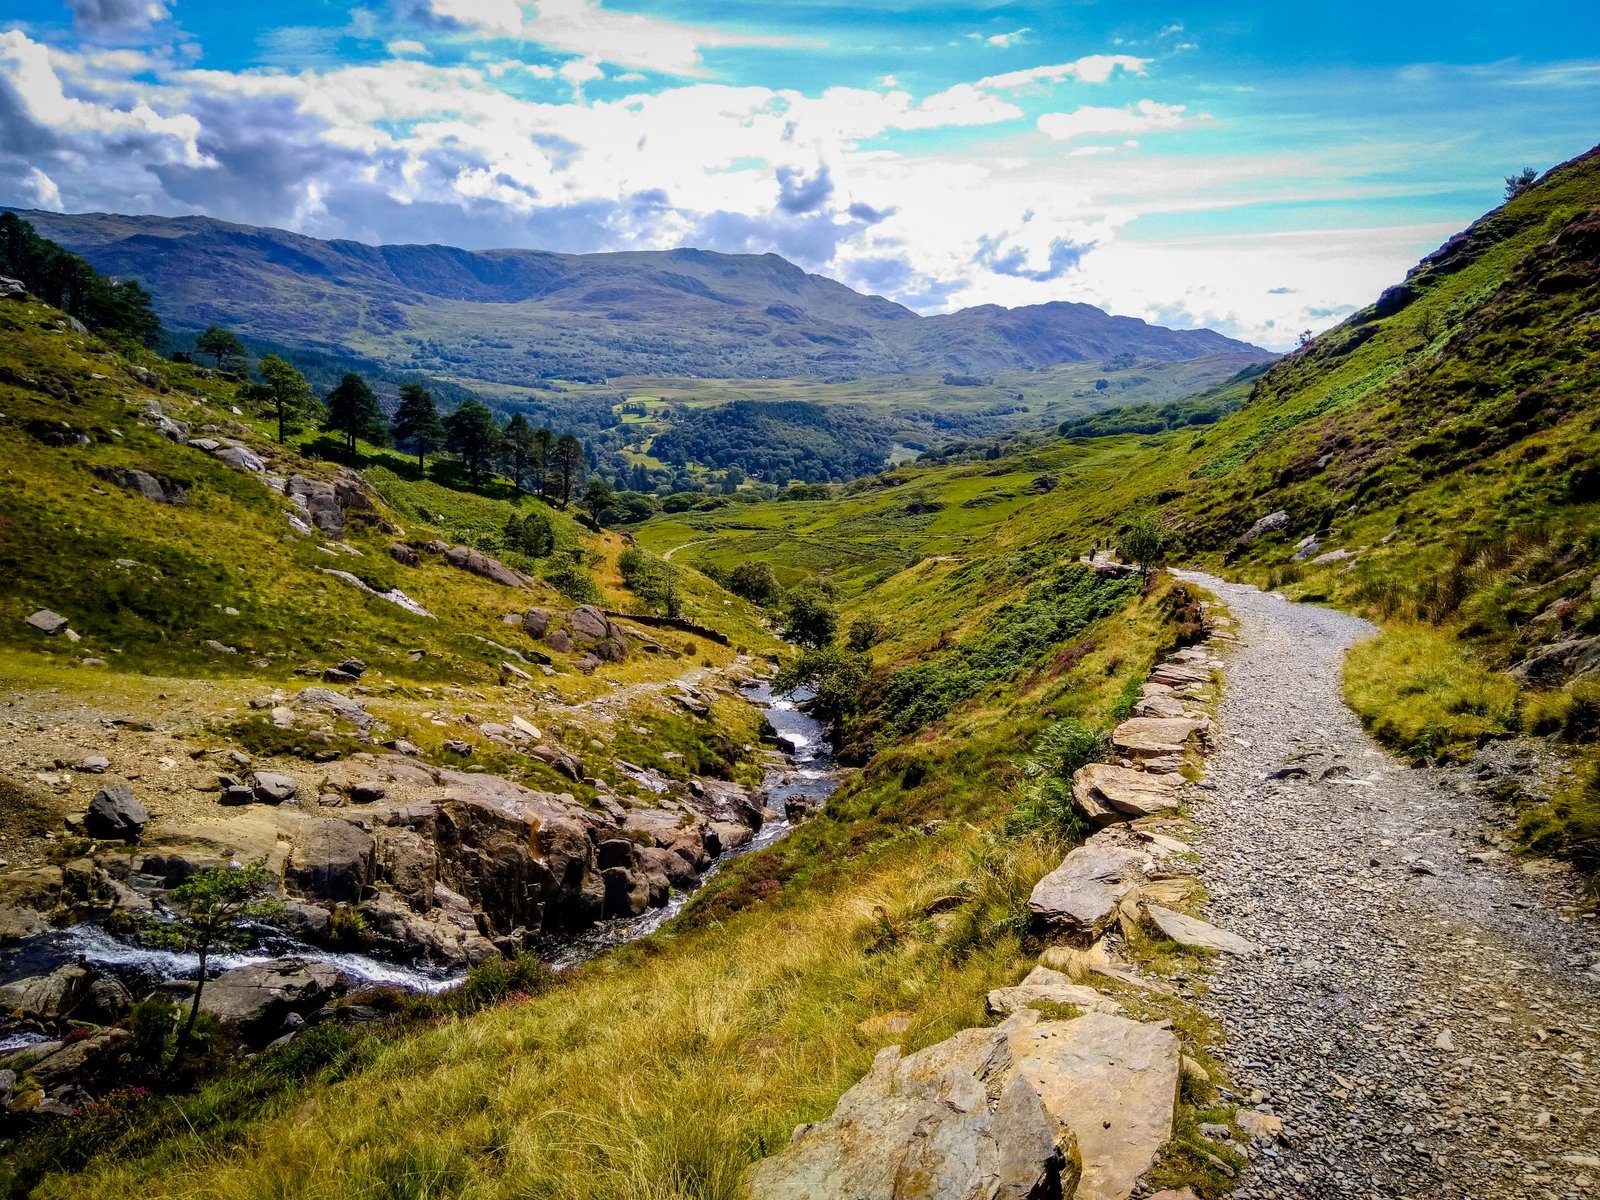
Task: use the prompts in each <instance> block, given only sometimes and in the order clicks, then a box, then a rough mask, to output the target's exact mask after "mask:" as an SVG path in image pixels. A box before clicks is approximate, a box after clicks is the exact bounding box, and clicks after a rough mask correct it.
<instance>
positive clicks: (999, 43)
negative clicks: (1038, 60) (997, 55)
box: [965, 25, 1033, 50]
mask: <svg viewBox="0 0 1600 1200" xmlns="http://www.w3.org/2000/svg"><path fill="white" fill-rule="evenodd" d="M1032 32H1033V30H1031V29H1029V28H1028V27H1027V26H1026V25H1024V26H1023V27H1022V28H1021V29H1013V30H1012V31H1011V32H1010V33H991V34H987V35H985V34H982V33H969V34H966V35H965V36H966V38H967V40H968V41H970V42H982V43H983V44H984V45H986V46H995V47H998V48H999V49H1001V50H1008V49H1010V48H1011V47H1012V46H1015V45H1018V44H1019V43H1022V42H1025V41H1027V40H1028V35H1029V34H1030V33H1032Z"/></svg>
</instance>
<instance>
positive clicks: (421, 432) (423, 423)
mask: <svg viewBox="0 0 1600 1200" xmlns="http://www.w3.org/2000/svg"><path fill="white" fill-rule="evenodd" d="M392 428H393V431H394V438H395V441H397V442H414V443H415V444H416V447H417V470H419V471H426V470H427V469H428V464H427V461H426V459H427V454H428V451H429V450H437V449H438V448H439V447H440V446H441V445H443V444H444V422H443V421H441V420H440V419H439V409H438V406H437V405H435V404H434V402H433V393H432V392H430V391H429V390H428V389H427V388H425V387H423V386H422V385H421V384H420V383H406V384H401V385H400V407H399V408H397V409H395V413H394V425H393V427H392Z"/></svg>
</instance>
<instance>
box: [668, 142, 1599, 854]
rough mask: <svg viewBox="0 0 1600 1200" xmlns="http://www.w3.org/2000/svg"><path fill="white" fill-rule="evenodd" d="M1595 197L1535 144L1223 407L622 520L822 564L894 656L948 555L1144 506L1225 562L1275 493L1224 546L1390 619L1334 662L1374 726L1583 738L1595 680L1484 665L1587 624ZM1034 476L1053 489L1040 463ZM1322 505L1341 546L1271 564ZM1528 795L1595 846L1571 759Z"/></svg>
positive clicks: (960, 569)
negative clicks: (1535, 681) (1477, 211)
mask: <svg viewBox="0 0 1600 1200" xmlns="http://www.w3.org/2000/svg"><path fill="white" fill-rule="evenodd" d="M1597 209H1600V156H1597V155H1588V156H1585V157H1583V158H1580V159H1577V160H1574V161H1573V162H1572V163H1569V164H1566V165H1564V166H1563V167H1560V168H1558V169H1556V170H1555V171H1553V172H1551V173H1550V174H1549V175H1548V176H1547V177H1546V178H1545V179H1544V180H1542V181H1541V182H1540V183H1539V184H1538V185H1537V186H1535V187H1534V188H1532V189H1530V190H1529V191H1528V192H1526V193H1524V194H1523V195H1522V196H1520V197H1518V198H1517V199H1515V200H1513V201H1511V202H1510V203H1509V204H1507V205H1506V206H1505V207H1503V208H1501V209H1499V210H1496V211H1495V212H1493V213H1491V214H1489V215H1488V216H1486V217H1485V218H1484V219H1483V220H1481V221H1479V222H1478V223H1476V224H1475V225H1474V226H1473V227H1472V229H1471V230H1469V231H1468V232H1467V233H1466V234H1465V235H1463V237H1462V238H1461V239H1458V240H1457V241H1454V242H1452V243H1451V245H1450V246H1449V247H1447V248H1446V250H1445V251H1444V252H1442V253H1441V254H1440V255H1437V256H1435V257H1434V260H1433V261H1431V262H1430V263H1428V264H1425V265H1424V266H1423V267H1422V268H1421V269H1419V270H1418V271H1417V272H1415V273H1414V274H1413V277H1412V278H1411V279H1410V280H1409V281H1408V287H1409V290H1410V295H1409V303H1407V304H1405V305H1404V306H1403V307H1399V308H1398V310H1397V311H1390V310H1389V308H1388V307H1387V306H1386V307H1385V308H1384V310H1383V311H1385V312H1386V314H1387V315H1383V316H1379V315H1377V311H1378V310H1376V309H1369V310H1366V311H1364V312H1362V313H1358V314H1356V316H1354V317H1352V318H1351V319H1350V320H1349V321H1347V322H1346V323H1345V324H1344V325H1341V326H1339V327H1338V328H1336V329H1334V330H1331V331H1329V332H1328V333H1326V334H1324V335H1322V336H1321V337H1319V338H1317V339H1315V340H1314V341H1313V342H1312V343H1311V344H1309V345H1308V346H1306V347H1304V348H1302V349H1301V350H1299V351H1297V352H1296V353H1295V354H1293V355H1291V356H1289V357H1288V358H1286V359H1284V360H1283V361H1282V362H1280V363H1279V364H1277V365H1276V366H1275V367H1274V368H1273V369H1272V370H1271V371H1269V372H1268V374H1267V375H1265V376H1264V377H1263V378H1261V379H1260V380H1258V381H1256V383H1255V384H1254V385H1253V387H1252V389H1251V398H1250V401H1249V403H1248V404H1246V406H1245V407H1244V408H1243V409H1242V410H1241V411H1239V412H1237V413H1235V414H1232V415H1231V416H1228V417H1226V418H1224V419H1223V420H1222V421H1220V422H1218V423H1217V424H1216V425H1213V426H1209V427H1206V428H1204V429H1200V430H1183V431H1177V432H1173V433H1169V434H1164V435H1159V436H1152V437H1136V436H1123V437H1115V438H1102V439H1094V440H1089V441H1083V442H1077V443H1072V442H1056V443H1054V444H1053V445H1048V446H1041V447H1039V448H1036V449H1034V450H1030V451H1028V452H1027V453H1025V454H1022V455H1013V456H1010V457H1007V458H1004V459H1001V460H1000V461H998V462H992V463H980V464H974V465H967V466H960V467H953V468H935V469H916V468H901V469H897V470H895V471H893V472H891V473H889V474H888V475H886V476H884V477H882V478H880V479H879V480H876V481H868V483H867V484H866V485H865V486H863V487H862V488H861V489H860V490H858V491H856V492H855V493H854V494H853V495H850V496H848V497H847V498H845V499H842V500H839V501H836V502H810V503H793V502H783V503H773V504H767V505H759V506H751V507H741V508H736V509H725V510H719V511H716V512H712V513H706V514H693V515H682V514H680V515H677V516H674V517H663V518H660V519H658V520H657V521H655V522H653V523H652V524H651V525H649V526H647V527H646V528H645V529H644V530H642V531H641V532H640V534H639V537H640V539H641V541H642V542H644V543H645V544H647V545H649V546H651V547H652V548H655V549H657V550H660V551H662V552H665V551H667V550H669V549H671V548H672V547H675V546H682V547H684V549H683V551H682V552H681V553H679V554H677V555H675V558H674V561H684V562H703V563H707V564H715V565H718V566H724V567H726V566H728V565H731V564H732V563H733V562H735V561H737V560H738V559H740V558H744V557H750V556H754V557H761V558H767V559H769V560H771V561H773V562H774V564H775V565H776V566H777V567H778V570H779V573H780V575H781V576H782V577H784V578H785V579H786V581H788V582H793V581H795V580H797V579H798V578H800V577H802V576H804V575H808V574H827V575H831V576H832V577H834V578H835V579H836V580H838V581H839V582H841V583H842V584H843V586H844V588H845V591H846V594H847V595H848V596H850V597H852V602H853V603H854V604H856V605H857V606H860V607H863V608H873V609H877V610H879V611H880V612H881V615H883V616H884V617H885V619H887V620H888V621H889V623H890V626H891V629H892V630H893V631H894V638H893V640H892V641H891V643H890V650H891V652H900V653H904V654H907V655H910V654H912V653H914V652H915V651H916V650H917V649H918V648H919V647H921V646H925V645H927V644H928V642H929V640H930V637H931V636H932V635H934V634H935V632H936V631H938V630H940V629H942V628H944V627H945V626H947V625H949V624H954V625H956V626H957V627H960V626H962V625H963V624H970V623H972V622H973V621H975V620H978V619H981V617H982V615H983V614H984V613H985V612H987V611H989V610H990V609H991V608H992V607H993V603H994V595H993V592H992V590H991V589H990V587H989V586H988V573H987V572H986V571H985V570H983V569H981V568H975V567H974V566H973V565H972V564H971V563H970V562H968V561H967V560H969V559H983V560H989V559H994V558H995V557H996V556H1001V557H1003V556H1007V555H1009V556H1011V557H1012V559H1014V560H1015V561H1019V562H1021V561H1025V560H1026V557H1027V553H1028V551H1029V550H1030V549H1031V550H1037V551H1049V552H1053V553H1058V552H1060V551H1063V550H1067V551H1075V552H1076V551H1082V550H1085V549H1087V548H1088V547H1089V545H1090V543H1091V542H1093V541H1095V540H1098V541H1099V542H1100V543H1101V544H1102V545H1104V544H1105V543H1106V542H1108V541H1115V539H1116V538H1117V536H1118V534H1119V532H1120V531H1121V530H1122V529H1124V528H1126V527H1127V524H1128V522H1129V520H1130V518H1131V517H1132V516H1134V515H1135V514H1137V513H1138V512H1140V511H1146V510H1152V509H1153V510H1156V511H1159V513H1160V515H1161V517H1162V519H1163V521H1164V522H1165V523H1166V525H1167V526H1168V528H1169V530H1170V531H1171V533H1172V539H1173V542H1174V548H1173V552H1174V554H1175V555H1177V556H1181V557H1183V558H1184V559H1186V560H1188V561H1192V562H1197V563H1201V564H1207V565H1211V566H1213V567H1220V566H1221V565H1223V563H1224V560H1225V559H1226V558H1228V557H1230V551H1231V549H1232V547H1233V543H1234V541H1235V539H1236V538H1237V537H1238V536H1239V535H1240V534H1241V533H1243V532H1244V531H1245V530H1246V529H1247V528H1248V527H1249V526H1250V525H1251V524H1252V522H1254V521H1255V520H1256V519H1257V518H1259V517H1261V516H1263V515H1265V514H1266V513H1268V512H1271V511H1273V510H1276V509H1284V510H1286V511H1287V512H1288V513H1289V514H1290V516H1291V522H1290V525H1289V527H1288V529H1287V530H1286V531H1284V532H1281V533H1277V534H1273V535H1269V536H1267V537H1265V538H1262V539H1260V540H1259V541H1258V542H1256V543H1255V544H1254V545H1253V546H1251V547H1249V548H1248V549H1247V550H1246V551H1245V552H1244V553H1243V554H1242V555H1240V556H1239V557H1238V558H1237V561H1235V562H1233V564H1232V569H1233V570H1234V571H1235V572H1236V573H1238V574H1241V575H1243V576H1245V577H1247V578H1252V579H1255V580H1256V581H1258V582H1262V583H1266V584H1269V585H1273V586H1281V587H1284V588H1285V589H1286V590H1287V591H1288V592H1289V594H1291V595H1293V596H1296V597H1299V598H1303V599H1327V600H1331V601H1333V602H1335V603H1339V604H1343V605H1346V606H1348V607H1352V608H1354V609H1356V610H1357V611H1360V612H1363V613H1366V614H1368V615H1370V616H1372V617H1374V618H1376V619H1378V620H1380V621H1381V622H1383V623H1384V625H1385V628H1386V629H1388V630H1390V632H1389V633H1386V634H1385V636H1384V637H1383V638H1381V639H1380V640H1379V642H1378V643H1377V644H1376V645H1375V646H1373V647H1369V648H1366V649H1364V650H1363V651H1361V652H1360V653H1358V654H1357V655H1356V656H1355V658H1354V659H1353V667H1352V672H1351V697H1352V700H1353V702H1354V703H1355V704H1356V707H1357V709H1358V711H1360V712H1361V714H1362V715H1363V716H1364V717H1365V718H1366V719H1367V720H1368V722H1369V723H1370V724H1371V726H1372V727H1373V729H1374V730H1375V731H1376V732H1377V733H1378V734H1379V735H1380V736H1383V737H1385V738H1386V739H1388V740H1389V741H1390V742H1391V743H1392V744H1394V745H1396V746H1397V747H1398V748H1400V749H1402V750H1405V751H1408V752H1411V753H1415V754H1418V755H1426V754H1460V753H1464V752H1466V751H1468V750H1470V748H1471V746H1472V745H1474V744H1475V743H1476V742H1477V741H1478V740H1480V739H1481V738H1483V737H1485V736H1493V735H1496V734H1500V733H1504V732H1508V731H1511V730H1514V729H1519V728H1526V729H1529V730H1531V731H1533V732H1536V733H1548V732H1551V731H1569V732H1573V733H1575V734H1576V735H1577V737H1578V739H1579V741H1580V742H1583V739H1592V738H1593V736H1594V734H1593V732H1592V730H1591V729H1590V728H1589V726H1591V725H1592V724H1594V723H1593V722H1587V723H1586V721H1585V719H1584V715H1583V714H1584V713H1585V712H1587V711H1588V709H1589V708H1591V707H1592V706H1593V703H1594V701H1593V698H1592V697H1591V696H1589V694H1588V689H1589V685H1587V684H1584V683H1582V682H1580V683H1578V684H1576V685H1572V686H1568V687H1563V688H1560V689H1557V690H1556V691H1555V692H1554V693H1551V694H1531V693H1529V692H1528V690H1527V689H1523V688H1519V687H1518V686H1517V685H1516V684H1515V683H1514V681H1512V680H1511V679H1510V678H1509V677H1507V676H1505V675H1503V674H1500V673H1499V672H1500V671H1502V670H1504V669H1505V668H1507V667H1509V666H1511V665H1512V664H1514V663H1515V662H1516V661H1518V660H1519V659H1520V658H1522V657H1523V656H1525V655H1526V654H1527V653H1529V652H1530V651H1531V650H1533V649H1536V648H1537V647H1538V646H1540V645H1541V644H1544V643H1548V642H1549V641H1550V640H1551V639H1552V638H1554V637H1557V636H1559V635H1561V634H1562V633H1576V634H1586V633H1593V632H1596V631H1597V630H1600V597H1597V596H1596V594H1595V592H1594V590H1593V589H1594V587H1595V584H1594V579H1595V576H1596V571H1597V568H1600V542H1597V539H1596V538H1595V537H1594V536H1593V530H1594V529H1595V528H1596V527H1600V504H1597V501H1600V481H1597V479H1596V471H1595V467H1594V464H1595V462H1596V460H1597V459H1600V424H1597V421H1596V412H1597V406H1596V394H1597V389H1600V337H1597V333H1600V318H1597V317H1596V315H1595V314H1596V312H1597V310H1600V273H1597V271H1596V263H1597V259H1600V253H1597V246H1600V234H1597V231H1596V227H1597V218H1596V215H1595V214H1596V212H1597ZM1041 476H1050V477H1053V478H1054V480H1055V482H1056V487H1055V488H1054V490H1052V491H1050V492H1048V493H1044V492H1040V491H1037V490H1035V487H1034V481H1035V480H1036V479H1038V478H1039V477H1041ZM930 506H942V507H939V508H937V509H936V511H932V512H929V511H927V509H928V508H929V507H930ZM1318 531H1321V532H1322V539H1321V544H1322V548H1323V549H1325V550H1331V549H1333V548H1345V549H1348V550H1350V551H1352V552H1354V553H1355V555H1356V558H1355V559H1354V561H1353V563H1352V562H1351V561H1349V560H1346V561H1343V562H1337V563H1331V564H1326V565H1322V566H1311V565H1309V564H1304V565H1302V564H1295V563H1291V562H1290V559H1291V558H1292V556H1293V553H1294V546H1295V543H1296V542H1297V541H1298V540H1299V539H1300V538H1302V537H1303V536H1304V535H1306V534H1309V533H1315V532H1318ZM691 543H692V544H691ZM1574 714H1576V718H1575V717H1574ZM1587 744H1588V743H1587V742H1583V745H1587ZM1579 751H1580V754H1588V753H1589V751H1588V750H1586V749H1583V748H1582V746H1580V747H1579ZM1581 774H1582V771H1580V775H1581ZM1530 822H1531V828H1532V830H1533V832H1534V833H1535V834H1536V835H1537V836H1538V838H1539V842H1540V844H1541V845H1542V846H1544V847H1546V848H1552V849H1564V850H1565V851H1566V852H1568V853H1571V854H1573V855H1574V856H1575V857H1577V858H1579V860H1580V861H1581V862H1584V863H1586V864H1589V865H1591V866H1600V801H1596V800H1595V799H1594V789H1593V787H1592V786H1591V787H1590V788H1589V790H1588V791H1587V793H1586V792H1585V791H1584V789H1583V788H1582V787H1581V786H1580V787H1578V788H1576V789H1575V790H1574V792H1573V793H1572V794H1571V795H1569V796H1566V797H1563V798H1562V799H1561V800H1559V801H1558V803H1557V805H1556V806H1555V809H1553V810H1551V811H1548V812H1545V813H1541V814H1534V815H1533V816H1532V817H1530Z"/></svg>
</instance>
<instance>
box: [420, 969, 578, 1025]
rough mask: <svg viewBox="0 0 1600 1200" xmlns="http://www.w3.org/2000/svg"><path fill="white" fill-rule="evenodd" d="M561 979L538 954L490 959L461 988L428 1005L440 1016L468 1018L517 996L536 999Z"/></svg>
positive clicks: (440, 996)
mask: <svg viewBox="0 0 1600 1200" xmlns="http://www.w3.org/2000/svg"><path fill="white" fill-rule="evenodd" d="M560 979H561V976H560V975H558V974H557V973H556V972H555V971H554V970H553V969H552V968H551V966H550V964H549V963H547V962H545V961H544V959H542V958H540V957H539V956H538V955H536V954H525V953H524V954H519V955H517V956H516V957H515V958H491V959H490V960H489V961H488V962H486V963H481V964H479V965H478V966H476V967H473V968H472V970H471V971H468V972H467V977H466V978H465V979H463V980H462V981H461V983H460V984H459V985H458V986H456V987H454V988H451V989H450V990H449V991H448V992H444V993H442V994H440V995H438V996H434V997H430V998H429V1001H428V1005H429V1007H431V1008H433V1009H434V1010H435V1011H437V1012H440V1013H448V1014H450V1015H452V1016H457V1017H465V1016H469V1015H471V1014H472V1013H475V1012H478V1011H480V1010H482V1009H485V1008H488V1007H490V1006H491V1005H494V1004H498V1003H500V1002H501V1001H502V1000H507V999H510V998H512V997H515V996H536V995H538V994H539V993H540V992H543V991H546V990H548V989H549V988H551V987H553V986H554V985H555V984H556V983H557V982H559V981H560Z"/></svg>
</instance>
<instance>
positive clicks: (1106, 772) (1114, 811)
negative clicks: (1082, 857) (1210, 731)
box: [1072, 763, 1183, 825]
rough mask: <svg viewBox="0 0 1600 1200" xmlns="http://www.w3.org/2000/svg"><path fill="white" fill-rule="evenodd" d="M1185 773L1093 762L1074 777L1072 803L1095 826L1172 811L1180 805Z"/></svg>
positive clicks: (1081, 768) (1079, 770)
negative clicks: (1154, 770) (1179, 796)
mask: <svg viewBox="0 0 1600 1200" xmlns="http://www.w3.org/2000/svg"><path fill="white" fill-rule="evenodd" d="M1182 784H1183V776H1181V775H1178V774H1176V773H1169V772H1151V771H1135V770H1132V769H1130V768H1128V767H1119V766H1114V765H1112V764H1110V763H1090V764H1089V765H1088V766H1085V767H1080V768H1079V769H1078V771H1077V773H1076V774H1075V775H1073V777H1072V803H1073V807H1075V808H1076V809H1077V810H1078V811H1079V812H1080V813H1081V814H1082V815H1083V817H1084V818H1085V819H1086V820H1087V821H1089V822H1090V823H1091V824H1093V825H1110V824H1113V823H1115V822H1118V821H1126V820H1129V819H1130V818H1134V817H1148V816H1154V815H1157V814H1159V813H1167V812H1171V811H1173V810H1174V809H1176V808H1177V807H1178V788H1179V787H1180V786H1181V785H1182Z"/></svg>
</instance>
